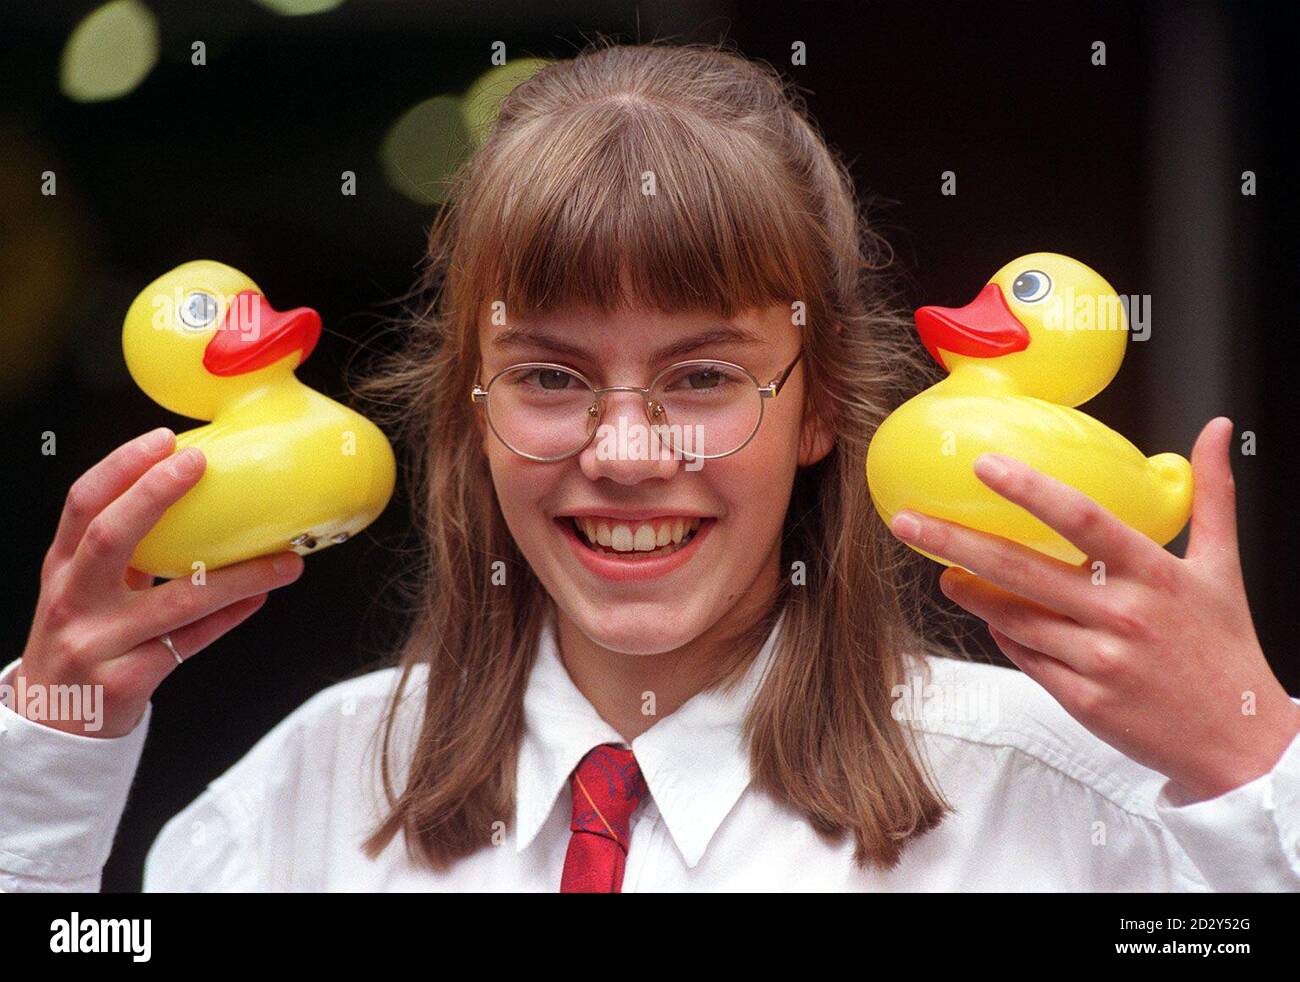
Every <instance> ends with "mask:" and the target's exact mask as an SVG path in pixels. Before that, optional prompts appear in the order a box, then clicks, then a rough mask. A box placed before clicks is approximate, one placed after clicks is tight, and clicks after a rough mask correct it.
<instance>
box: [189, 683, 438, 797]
mask: <svg viewBox="0 0 1300 982" xmlns="http://www.w3.org/2000/svg"><path fill="white" fill-rule="evenodd" d="M401 674H402V673H401V670H400V669H398V668H385V669H381V670H379V671H374V672H368V673H366V674H364V675H359V676H357V677H355V678H351V679H346V680H344V681H341V682H336V683H334V684H333V685H330V686H328V687H327V688H325V689H322V690H321V691H320V692H317V693H316V694H315V695H313V696H312V697H311V698H309V699H308V700H307V701H306V702H304V703H303V704H302V705H301V706H299V707H298V708H297V709H295V710H294V711H293V712H291V713H290V714H289V715H288V716H286V717H285V718H284V719H283V720H281V721H280V722H279V723H278V724H276V726H274V727H273V728H272V729H271V730H270V731H269V732H268V733H266V735H265V736H263V737H262V738H261V739H260V740H259V741H258V742H257V744H256V745H254V747H253V748H252V749H251V750H249V751H248V753H247V754H245V756H244V757H243V758H241V759H240V760H239V761H238V762H237V763H236V764H235V765H234V766H233V767H231V768H230V770H228V771H226V772H225V773H224V774H222V775H221V776H220V777H218V778H216V779H215V780H214V781H213V782H212V783H211V784H210V785H209V787H210V788H212V789H218V790H219V789H221V788H223V787H225V786H227V785H231V784H237V783H246V782H248V781H249V780H250V779H259V778H264V779H267V780H271V781H286V780H289V779H291V778H295V777H296V778H297V779H298V780H304V779H309V778H310V779H317V780H319V779H321V778H323V777H324V776H325V775H327V774H331V773H332V772H333V771H334V770H336V769H337V766H338V765H346V764H349V763H354V762H356V761H358V760H359V759H360V757H361V756H362V755H363V754H364V751H365V748H366V747H367V746H368V745H370V744H372V743H373V742H374V741H375V740H376V739H377V738H378V737H380V736H381V735H382V731H383V729H384V727H385V723H386V720H387V716H388V713H389V710H390V708H391V707H392V705H393V697H394V695H395V690H396V687H397V684H398V682H399V681H400V679H401ZM424 675H425V669H424V668H423V667H420V668H417V669H415V670H413V671H412V673H411V677H410V678H409V679H408V680H407V683H406V687H405V689H404V690H403V693H402V698H401V699H400V700H399V702H398V719H397V721H396V724H397V725H395V734H400V732H401V730H402V724H404V723H407V722H409V721H411V720H412V719H413V717H414V716H415V715H417V714H415V713H413V712H412V710H413V709H414V708H415V707H416V705H417V704H419V703H422V701H423V696H424V689H423V685H422V680H423V678H424ZM331 765H335V766H331Z"/></svg>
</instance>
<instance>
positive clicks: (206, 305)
mask: <svg viewBox="0 0 1300 982" xmlns="http://www.w3.org/2000/svg"><path fill="white" fill-rule="evenodd" d="M217 309H218V304H217V298H216V297H214V296H213V295H212V294H210V293H204V292H203V291H202V290H195V291H194V292H193V293H191V294H190V295H189V296H187V297H186V298H185V299H184V300H182V301H181V307H180V316H181V323H183V324H184V325H185V326H186V327H189V328H193V329H194V330H199V329H200V328H204V327H207V326H208V325H209V324H211V323H212V322H213V321H214V320H216V319H217Z"/></svg>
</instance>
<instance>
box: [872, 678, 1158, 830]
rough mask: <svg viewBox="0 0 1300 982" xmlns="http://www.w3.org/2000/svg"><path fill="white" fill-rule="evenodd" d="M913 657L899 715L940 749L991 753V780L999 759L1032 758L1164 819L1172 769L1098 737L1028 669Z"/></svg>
mask: <svg viewBox="0 0 1300 982" xmlns="http://www.w3.org/2000/svg"><path fill="white" fill-rule="evenodd" d="M911 664H912V666H913V669H914V670H913V673H912V674H911V675H909V676H908V682H907V684H906V686H905V687H903V688H897V689H896V690H895V693H894V704H895V707H896V712H895V715H896V716H897V717H899V718H901V719H905V720H906V721H908V722H909V723H910V724H911V726H912V727H913V728H914V729H915V730H917V731H919V732H920V733H921V734H923V736H924V741H923V742H924V743H925V744H926V745H927V746H928V748H929V750H930V751H931V752H932V753H934V754H935V755H937V756H940V757H943V758H946V759H952V758H953V757H971V756H975V757H981V758H987V762H986V763H987V770H986V773H987V774H988V775H989V776H990V779H992V778H994V777H995V775H996V774H997V773H998V771H999V768H998V767H997V766H996V764H997V763H998V762H999V761H1001V762H1004V763H1005V762H1007V761H1008V760H1009V759H1010V758H1013V757H1021V758H1026V759H1028V760H1029V761H1031V762H1032V764H1033V765H1034V766H1035V767H1037V768H1038V769H1041V770H1046V771H1053V772H1056V773H1057V774H1059V775H1061V776H1063V777H1065V778H1068V779H1070V780H1072V781H1075V782H1078V783H1079V784H1081V785H1084V786H1086V787H1087V788H1088V789H1090V790H1091V791H1092V792H1094V793H1096V794H1097V795H1099V796H1100V797H1102V798H1104V799H1106V800H1108V801H1109V802H1110V803H1111V804H1113V805H1115V806H1116V807H1118V808H1120V809H1122V810H1124V811H1126V812H1130V813H1132V814H1135V815H1140V816H1142V817H1144V818H1149V819H1153V820H1154V819H1156V818H1157V815H1156V811H1155V799H1156V797H1157V795H1158V793H1159V790H1160V787H1161V786H1162V785H1163V784H1164V782H1165V780H1166V779H1165V776H1164V775H1162V774H1160V773H1158V772H1156V771H1153V770H1151V769H1149V768H1147V767H1144V766H1143V765H1141V764H1139V763H1137V762H1136V761H1134V760H1131V759H1130V758H1128V757H1126V756H1125V755H1124V754H1122V753H1120V751H1118V750H1116V749H1115V748H1114V747H1112V746H1110V745H1109V744H1108V743H1106V742H1105V741H1103V740H1101V739H1100V738H1098V737H1096V736H1094V735H1093V734H1092V733H1091V732H1090V731H1089V730H1088V729H1087V728H1086V727H1084V726H1083V724H1081V723H1079V722H1078V721H1077V720H1076V719H1074V718H1073V717H1072V716H1070V714H1069V713H1067V712H1066V711H1065V709H1064V708H1063V707H1062V706H1061V704H1060V703H1058V702H1057V701H1056V699H1055V698H1053V697H1052V695H1051V694H1050V693H1049V692H1048V691H1047V690H1046V689H1044V688H1043V687H1042V686H1041V685H1039V684H1038V683H1037V682H1035V681H1034V680H1033V679H1031V678H1029V676H1027V675H1025V674H1024V673H1023V672H1020V671H1018V670H1016V669H1012V668H1004V667H1002V666H999V665H990V664H984V663H981V662H973V661H968V660H965V659H960V658H947V657H938V656H933V655H931V656H926V657H924V658H914V659H913V660H912V662H911ZM900 702H901V703H902V704H903V708H902V710H901V711H900V710H898V709H897V707H898V706H899V705H900Z"/></svg>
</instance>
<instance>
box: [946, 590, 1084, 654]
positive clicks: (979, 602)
mask: <svg viewBox="0 0 1300 982" xmlns="http://www.w3.org/2000/svg"><path fill="white" fill-rule="evenodd" d="M939 588H940V589H941V590H942V591H943V593H944V596H946V597H948V598H949V599H951V600H952V601H953V602H954V603H956V604H958V605H960V606H961V607H963V608H964V609H966V610H968V611H970V612H971V613H972V614H974V615H975V616H976V617H979V618H981V619H982V620H984V621H986V622H987V623H988V625H989V630H990V631H991V630H993V629H995V628H996V629H997V630H998V631H999V632H1000V633H1002V634H1005V635H1006V636H1007V637H1009V638H1011V639H1012V640H1013V641H1016V642H1017V643H1019V644H1021V645H1024V646H1025V647H1026V648H1030V649H1032V650H1034V651H1041V652H1043V653H1044V654H1046V655H1050V656H1051V657H1053V658H1055V659H1057V660H1058V661H1061V662H1063V663H1065V664H1066V665H1069V666H1070V667H1071V668H1072V669H1074V670H1075V671H1077V672H1081V673H1084V674H1087V672H1088V668H1089V666H1088V665H1087V663H1086V659H1085V657H1084V655H1083V654H1082V653H1083V652H1085V651H1087V650H1088V645H1087V643H1086V642H1087V640H1088V636H1087V631H1086V629H1085V628H1082V627H1080V626H1079V624H1078V623H1077V622H1076V621H1074V620H1071V619H1070V618H1069V617H1064V616H1062V615H1061V614H1058V613H1057V612H1056V611H1054V610H1049V609H1048V608H1046V607H1044V606H1042V605H1041V604H1037V603H1034V602H1033V601H1032V600H1026V599H1025V598H1023V597H1018V596H1016V595H1015V594H1014V593H1008V592H1007V591H1006V590H1003V589H1001V588H1000V587H997V586H995V585H994V584H992V583H989V582H988V581H987V580H984V579H981V578H980V577H978V576H973V575H971V574H970V573H967V572H965V571H964V570H960V569H957V568H955V567H954V568H951V569H947V570H944V572H943V575H942V576H940V577H939Z"/></svg>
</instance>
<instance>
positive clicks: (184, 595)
mask: <svg viewBox="0 0 1300 982" xmlns="http://www.w3.org/2000/svg"><path fill="white" fill-rule="evenodd" d="M175 443H176V435H175V434H174V433H172V432H171V430H168V429H165V428H163V429H159V430H155V431H153V432H152V433H147V434H145V435H144V436H141V437H137V438H136V439H134V440H132V441H131V442H130V443H127V444H124V445H123V446H121V447H118V448H117V449H116V450H114V451H113V452H112V453H111V454H109V455H108V456H107V457H105V458H104V459H103V460H101V461H100V462H99V463H98V464H96V465H95V466H94V467H92V468H91V469H90V470H88V471H87V472H86V473H85V474H83V475H82V476H81V477H80V478H78V479H77V481H76V482H75V483H74V484H73V485H72V488H71V490H70V491H69V492H68V497H67V501H66V503H65V504H64V507H63V515H62V517H61V518H60V520H59V527H58V531H57V532H56V533H55V537H54V544H53V545H52V546H50V549H49V551H48V552H47V553H46V555H45V561H44V563H42V565H41V591H40V597H39V599H38V600H37V603H36V617H35V619H34V621H33V622H32V629H31V633H30V635H29V636H28V639H27V647H26V648H25V649H24V650H23V656H22V661H21V662H20V663H19V665H18V668H17V671H16V673H15V674H14V677H13V679H12V685H13V687H14V690H15V692H16V691H17V690H18V686H19V679H20V678H25V682H26V685H27V687H28V688H29V690H30V688H31V687H32V686H34V685H45V686H56V685H76V686H83V685H102V686H103V714H102V718H101V719H99V720H97V721H96V722H97V723H100V724H102V725H101V726H100V728H99V729H95V730H93V731H92V730H91V728H90V727H88V726H87V721H86V720H62V719H38V720H37V722H41V723H45V724H46V725H47V726H52V727H54V728H56V729H59V730H64V731H66V732H69V733H76V734H79V735H84V736H94V737H117V736H123V735H125V734H127V733H130V732H131V730H133V729H134V728H135V726H136V724H137V723H139V721H140V718H141V717H142V716H143V715H144V710H145V708H146V706H147V705H148V702H149V699H150V697H151V696H152V695H153V692H154V690H155V689H157V688H158V685H159V684H160V683H161V682H162V680H163V679H165V678H166V677H167V676H168V675H170V674H171V673H172V671H174V670H175V669H176V668H177V661H176V658H175V657H174V656H173V655H172V653H171V651H170V650H168V648H167V646H166V645H165V644H163V643H162V642H161V641H160V640H158V638H159V636H160V635H162V634H169V635H170V636H171V640H172V643H173V644H174V645H175V646H176V650H177V651H178V652H179V653H180V656H181V657H182V658H189V657H190V656H191V655H193V654H195V652H198V651H200V650H202V649H203V648H206V647H207V646H208V645H210V644H211V643H212V642H213V641H215V640H216V639H217V638H219V637H221V636H222V635H223V634H225V633H226V632H227V631H229V630H230V629H231V628H233V627H234V626H235V625H237V624H239V623H241V622H242V621H244V620H245V619H246V618H247V617H249V616H250V615H251V614H253V612H254V611H256V610H257V609H258V608H259V607H261V606H262V604H263V603H264V602H265V601H266V597H267V593H268V592H269V591H271V590H274V589H275V588H277V587H281V586H285V585H286V584H289V583H292V582H293V581H294V580H296V579H297V578H298V577H299V576H300V575H301V573H302V570H303V560H302V557H301V556H299V555H298V554H297V553H295V552H292V551H285V552H278V553H275V554H273V555H270V556H261V557H258V558H256V559H249V560H246V561H245V562H242V563H236V564H234V565H231V566H227V567H224V568H222V569H218V570H212V571H210V572H208V573H207V577H206V579H207V582H206V583H205V584H204V585H202V586H196V585H194V584H193V583H191V581H190V578H189V577H179V578H177V579H174V580H169V581H167V582H165V583H161V584H159V585H157V586H155V585H154V582H153V577H152V576H149V575H148V574H146V573H143V572H141V571H140V570H138V569H134V568H133V567H132V566H131V565H130V561H131V556H132V555H133V554H134V552H135V549H136V546H137V545H138V544H139V542H140V540H141V539H143V538H144V537H145V535H147V534H148V532H149V530H150V529H151V528H153V526H154V525H155V524H156V523H157V522H158V520H159V519H160V518H161V517H162V515H163V512H165V511H166V510H167V508H168V507H169V506H170V505H171V504H172V503H173V502H175V501H177V500H178V499H179V498H180V497H181V496H182V495H184V494H185V492H187V491H189V490H190V488H192V487H193V486H194V485H195V484H196V483H198V480H199V478H200V477H201V476H202V474H203V470H204V467H205V464H206V461H205V460H204V457H203V453H202V451H200V450H199V449H198V448H197V447H189V448H187V449H186V450H183V451H181V452H180V453H178V454H175V455H173V454H172V449H173V447H174V446H175ZM186 463H192V465H193V466H192V467H191V468H189V469H186V467H185V464H186ZM46 691H47V692H54V691H58V690H53V689H47V690H46ZM14 708H15V709H16V710H17V711H18V712H20V713H21V712H23V707H22V706H15V707H14ZM33 715H36V714H33Z"/></svg>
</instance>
